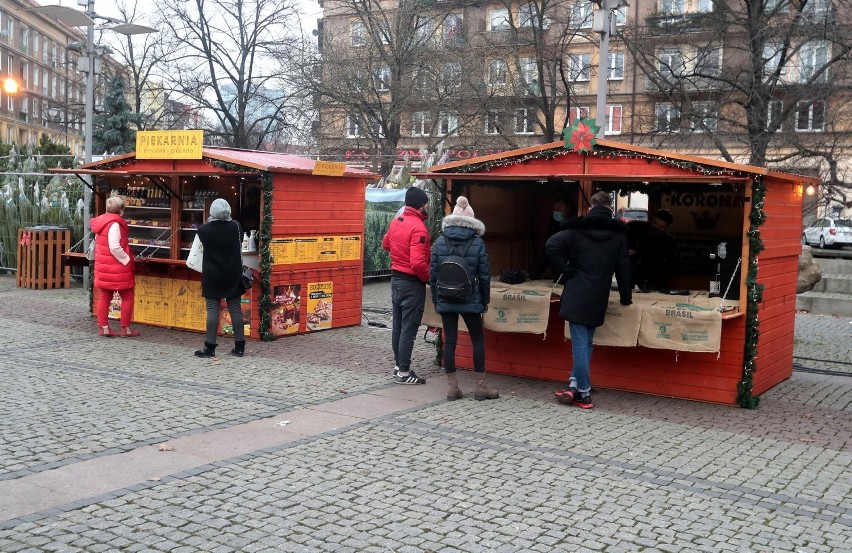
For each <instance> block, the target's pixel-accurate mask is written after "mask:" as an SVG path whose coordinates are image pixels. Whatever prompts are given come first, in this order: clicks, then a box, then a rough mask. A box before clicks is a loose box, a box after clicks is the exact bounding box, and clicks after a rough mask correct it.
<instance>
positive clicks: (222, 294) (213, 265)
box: [198, 220, 245, 299]
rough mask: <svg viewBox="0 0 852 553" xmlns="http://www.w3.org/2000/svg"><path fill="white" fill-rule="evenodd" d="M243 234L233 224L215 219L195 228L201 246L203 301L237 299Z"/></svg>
mask: <svg viewBox="0 0 852 553" xmlns="http://www.w3.org/2000/svg"><path fill="white" fill-rule="evenodd" d="M241 234H242V232H241V229H240V227H239V225H238V224H237V222H236V221H220V220H214V221H210V222H209V223H206V224H203V225H201V226H200V227H199V228H198V238H199V239H200V240H201V244H202V245H203V246H204V255H203V259H202V262H201V266H202V267H203V270H202V271H201V295H202V296H204V297H205V298H210V299H215V298H226V299H227V298H239V297H240V296H242V295H243V293H244V292H245V290H244V289H243V287H242V285H241V284H240V275H242V272H243V258H242V254H241V253H240V251H241V249H242V240H241V239H240V236H241Z"/></svg>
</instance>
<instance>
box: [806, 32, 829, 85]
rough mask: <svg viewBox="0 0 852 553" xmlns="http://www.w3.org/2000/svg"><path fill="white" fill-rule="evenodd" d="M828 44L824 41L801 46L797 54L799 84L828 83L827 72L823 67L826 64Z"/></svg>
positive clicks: (814, 41) (815, 41) (813, 41)
mask: <svg viewBox="0 0 852 553" xmlns="http://www.w3.org/2000/svg"><path fill="white" fill-rule="evenodd" d="M829 49H830V47H829V44H828V42H826V41H824V40H812V41H810V42H808V43H807V44H804V45H803V46H802V50H801V51H800V52H799V82H800V83H807V82H811V79H813V82H817V83H825V82H828V71H826V70H825V66H826V64H827V63H828V52H829Z"/></svg>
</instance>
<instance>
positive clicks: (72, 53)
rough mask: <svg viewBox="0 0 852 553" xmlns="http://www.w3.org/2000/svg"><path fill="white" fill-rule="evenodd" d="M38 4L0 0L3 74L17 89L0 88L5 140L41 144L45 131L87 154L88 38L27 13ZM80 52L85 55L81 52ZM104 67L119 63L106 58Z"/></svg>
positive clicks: (0, 136)
mask: <svg viewBox="0 0 852 553" xmlns="http://www.w3.org/2000/svg"><path fill="white" fill-rule="evenodd" d="M35 5H36V4H35V3H34V2H29V1H19V0H0V78H2V79H3V80H5V79H7V78H10V77H11V78H13V79H15V81H16V82H17V83H18V90H17V91H16V92H14V93H8V92H7V91H6V90H0V141H2V142H4V143H7V144H15V145H16V146H18V147H24V146H28V145H37V144H38V142H39V140H40V138H41V136H42V135H47V136H48V137H49V138H50V139H51V140H52V141H53V142H56V143H58V144H63V145H65V146H68V147H69V148H70V149H71V152H72V153H73V154H75V155H78V156H81V157H82V156H83V154H84V152H83V145H84V138H83V133H84V127H85V89H86V74H85V73H81V72H78V70H77V60H78V57H80V56H81V55H85V49H86V47H85V44H86V36H85V34H84V33H82V32H80V31H79V30H78V29H75V28H72V27H68V26H66V25H64V24H62V23H59V22H58V21H56V20H54V19H52V18H49V17H46V16H43V15H40V14H36V13H33V12H31V11H27V8H31V7H33V6H35ZM81 52H82V53H83V54H81ZM102 61H103V65H104V67H105V70H106V71H107V72H109V71H110V70H112V71H115V70H117V68H118V65H117V64H116V63H115V62H114V61H113V60H112V59H111V58H109V57H108V56H104V57H102ZM103 76H104V75H103V74H100V75H96V79H95V106H98V105H100V104H101V101H100V99H101V98H102V97H103V86H102V83H103V80H102V77H103Z"/></svg>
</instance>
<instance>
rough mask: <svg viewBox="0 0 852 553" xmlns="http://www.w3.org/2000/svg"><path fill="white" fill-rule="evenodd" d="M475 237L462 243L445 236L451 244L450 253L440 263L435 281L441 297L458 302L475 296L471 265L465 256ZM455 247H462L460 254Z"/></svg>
mask: <svg viewBox="0 0 852 553" xmlns="http://www.w3.org/2000/svg"><path fill="white" fill-rule="evenodd" d="M474 238H476V237H475V236H474V237H473V238H470V239H468V240H466V241H465V242H463V243H461V244H458V243H455V244H454V243H453V242H451V241H450V240H449V239H447V238H446V237H445V240H447V244H449V246H450V255H448V256H447V257H445V258H444V260H443V261H441V263H440V265H438V278H437V281H436V282H435V288H436V292H437V294H438V297H439V298H441V299H444V300H447V301H456V302H463V301H467V300H470V299H472V298H473V282H472V281H471V278H470V265H468V263H467V260H465V257H464V256H465V254H466V253H467V249H468V247H470V243H471V242H473V239H474ZM453 248H456V250H457V251H458V250H459V249H460V252H459V254H458V255H454V254H453Z"/></svg>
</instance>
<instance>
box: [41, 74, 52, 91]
mask: <svg viewBox="0 0 852 553" xmlns="http://www.w3.org/2000/svg"><path fill="white" fill-rule="evenodd" d="M49 80H50V72H49V71H48V70H47V69H45V70H44V73H42V77H41V93H42V94H43V95H44V96H47V90H48V86H49V85H50V83H48V81H49Z"/></svg>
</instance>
